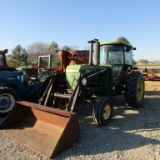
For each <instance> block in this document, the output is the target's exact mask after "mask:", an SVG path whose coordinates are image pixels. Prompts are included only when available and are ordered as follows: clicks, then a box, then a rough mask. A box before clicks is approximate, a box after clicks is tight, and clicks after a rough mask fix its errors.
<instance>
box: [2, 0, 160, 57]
mask: <svg viewBox="0 0 160 160" xmlns="http://www.w3.org/2000/svg"><path fill="white" fill-rule="evenodd" d="M0 6H1V9H0V11H1V14H0V37H1V39H0V49H5V48H8V49H9V52H10V53H11V51H12V49H13V48H14V47H16V46H17V45H19V44H20V45H21V46H22V47H24V48H27V47H28V46H29V45H31V44H33V43H35V42H43V43H47V44H50V43H51V42H53V41H55V42H57V43H58V45H59V47H62V46H64V45H68V46H79V49H85V47H86V46H88V44H87V41H88V40H91V39H94V38H97V39H99V41H109V40H115V39H117V38H118V37H120V36H123V37H126V38H127V39H128V40H129V41H130V43H131V44H132V45H133V46H135V47H136V48H137V50H136V51H134V59H135V60H139V59H148V60H160V47H159V46H160V1H159V0H152V1H151V0H145V1H144V0H142V1H141V0H134V1H133V0H130V1H129V0H114V1H111V0H0Z"/></svg>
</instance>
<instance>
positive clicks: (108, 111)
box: [103, 104, 111, 120]
mask: <svg viewBox="0 0 160 160" xmlns="http://www.w3.org/2000/svg"><path fill="white" fill-rule="evenodd" d="M110 114H111V106H110V105H108V104H107V105H106V106H105V107H104V111H103V118H104V119H105V120H107V119H108V118H109V116H110Z"/></svg>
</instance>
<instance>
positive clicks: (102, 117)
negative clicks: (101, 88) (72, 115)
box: [92, 97, 113, 126]
mask: <svg viewBox="0 0 160 160" xmlns="http://www.w3.org/2000/svg"><path fill="white" fill-rule="evenodd" d="M112 113H113V106H112V102H111V99H110V98H108V97H101V98H100V99H99V100H97V102H96V104H95V106H94V108H93V113H92V115H93V121H94V122H95V123H96V124H98V125H99V126H104V125H107V124H109V122H110V120H111V118H112Z"/></svg>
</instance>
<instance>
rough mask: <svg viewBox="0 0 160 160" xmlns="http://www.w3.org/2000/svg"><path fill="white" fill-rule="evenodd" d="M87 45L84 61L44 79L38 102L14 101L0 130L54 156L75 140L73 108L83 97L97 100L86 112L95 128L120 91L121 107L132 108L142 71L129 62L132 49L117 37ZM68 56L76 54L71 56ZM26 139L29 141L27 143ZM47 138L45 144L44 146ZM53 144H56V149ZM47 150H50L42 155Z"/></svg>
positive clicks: (140, 91) (137, 102)
mask: <svg viewBox="0 0 160 160" xmlns="http://www.w3.org/2000/svg"><path fill="white" fill-rule="evenodd" d="M89 43H90V46H91V47H90V54H89V62H88V64H73V65H69V66H67V67H66V68H65V66H63V69H64V71H65V72H60V73H57V74H55V75H54V76H52V78H50V80H49V83H48V85H47V87H46V90H45V91H44V93H43V95H42V96H41V98H40V99H39V104H34V103H29V102H26V101H24V102H16V104H15V107H14V108H13V109H12V111H11V112H10V113H9V114H8V116H7V118H6V119H4V121H3V122H2V123H1V125H0V127H1V129H2V130H1V132H2V133H4V134H6V135H8V136H10V137H12V138H15V139H17V140H18V141H20V142H22V143H23V144H25V145H26V146H28V147H30V148H32V149H34V150H36V151H38V152H39V153H41V154H45V155H47V156H49V157H54V156H55V155H57V154H58V153H60V152H62V151H63V150H65V149H67V148H68V147H69V146H72V145H73V143H74V142H77V140H78V137H79V123H78V117H77V114H76V112H77V113H78V111H79V109H80V107H83V105H82V103H83V102H84V101H85V100H86V99H92V98H93V97H96V99H97V100H96V103H95V105H94V106H93V113H92V114H93V121H94V122H95V123H96V124H98V125H99V126H104V125H107V124H108V123H109V122H110V121H111V119H112V113H113V105H112V97H113V96H116V95H122V94H123V95H124V97H125V102H126V105H129V106H132V107H138V106H141V105H142V102H143V99H144V88H145V86H144V79H143V76H142V74H141V73H140V72H139V71H138V69H137V68H136V67H134V65H133V58H132V54H133V53H132V50H135V48H134V47H133V46H132V45H130V44H127V43H124V42H121V41H113V42H104V43H100V42H99V41H98V39H94V40H91V41H89ZM74 58H77V57H73V56H72V59H74ZM45 106H47V107H45ZM82 109H85V108H82ZM15 116H16V117H15ZM68 123H71V124H68ZM62 124H63V125H62ZM60 126H61V127H60ZM59 128H61V131H60V132H59ZM8 129H9V130H8ZM25 130H26V131H25ZM65 131H66V132H65ZM42 132H43V134H42ZM18 133H19V134H18ZM65 133H69V134H65ZM41 135H42V136H41ZM45 135H46V136H45ZM48 135H50V136H51V139H50V140H48V139H47V136H48ZM57 136H58V138H56V143H54V141H55V140H54V139H55V137H57ZM63 136H64V138H62V137H63ZM28 137H30V138H31V139H35V140H34V141H33V142H32V141H31V139H29V140H28V141H27V138H28ZM61 138H62V139H63V140H64V141H63V142H64V143H61V140H60V139H61ZM36 139H37V140H38V141H39V143H38V142H36ZM41 139H42V141H41ZM40 141H41V142H40ZM47 142H48V143H49V142H51V143H50V144H49V145H48V143H47ZM37 143H38V145H39V144H40V146H37V145H36V144H37ZM67 144H68V145H67ZM66 145H67V146H66ZM55 146H59V147H60V148H59V152H58V153H57V152H56V151H57V149H58V147H55ZM38 148H39V149H38ZM44 148H45V149H44ZM47 150H51V151H48V152H49V153H46V152H47Z"/></svg>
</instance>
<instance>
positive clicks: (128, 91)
mask: <svg viewBox="0 0 160 160" xmlns="http://www.w3.org/2000/svg"><path fill="white" fill-rule="evenodd" d="M144 88H145V84H144V79H143V76H142V74H141V73H139V72H133V73H131V74H130V75H129V76H128V77H127V79H126V84H125V94H124V96H125V101H126V104H127V105H128V106H131V107H133V108H135V107H139V106H140V105H141V104H142V103H143V99H144Z"/></svg>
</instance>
